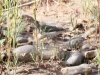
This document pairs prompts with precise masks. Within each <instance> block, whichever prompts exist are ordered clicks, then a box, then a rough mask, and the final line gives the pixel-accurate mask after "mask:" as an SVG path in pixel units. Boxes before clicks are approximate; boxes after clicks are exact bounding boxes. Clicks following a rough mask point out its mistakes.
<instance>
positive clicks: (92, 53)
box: [83, 50, 98, 58]
mask: <svg viewBox="0 0 100 75" xmlns="http://www.w3.org/2000/svg"><path fill="white" fill-rule="evenodd" d="M97 52H98V50H91V51H86V52H84V54H83V55H84V57H85V58H94V57H95V56H96V53H97Z"/></svg>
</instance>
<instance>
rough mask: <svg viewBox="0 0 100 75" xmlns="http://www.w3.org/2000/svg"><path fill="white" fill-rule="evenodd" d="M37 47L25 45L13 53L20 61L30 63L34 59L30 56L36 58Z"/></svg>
mask: <svg viewBox="0 0 100 75" xmlns="http://www.w3.org/2000/svg"><path fill="white" fill-rule="evenodd" d="M35 51H36V49H35V47H34V46H33V45H24V46H20V47H18V48H16V49H14V50H13V51H12V52H13V54H14V56H17V58H18V60H19V61H23V62H29V61H32V60H33V59H32V57H31V55H30V54H32V55H34V57H35Z"/></svg>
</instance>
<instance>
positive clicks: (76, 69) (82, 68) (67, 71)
mask: <svg viewBox="0 0 100 75" xmlns="http://www.w3.org/2000/svg"><path fill="white" fill-rule="evenodd" d="M61 72H62V73H63V75H78V74H86V75H91V73H92V68H91V67H89V65H88V64H81V65H79V66H72V67H65V68H62V69H61Z"/></svg>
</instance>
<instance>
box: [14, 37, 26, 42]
mask: <svg viewBox="0 0 100 75" xmlns="http://www.w3.org/2000/svg"><path fill="white" fill-rule="evenodd" d="M16 42H18V43H27V42H28V38H25V37H17V38H16Z"/></svg>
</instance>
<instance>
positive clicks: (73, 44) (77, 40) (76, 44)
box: [69, 36, 85, 50]
mask: <svg viewBox="0 0 100 75" xmlns="http://www.w3.org/2000/svg"><path fill="white" fill-rule="evenodd" d="M84 40H85V38H84V37H82V36H77V37H74V38H71V39H69V48H71V49H77V50H79V49H80V48H81V47H82V45H83V41H84Z"/></svg>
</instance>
